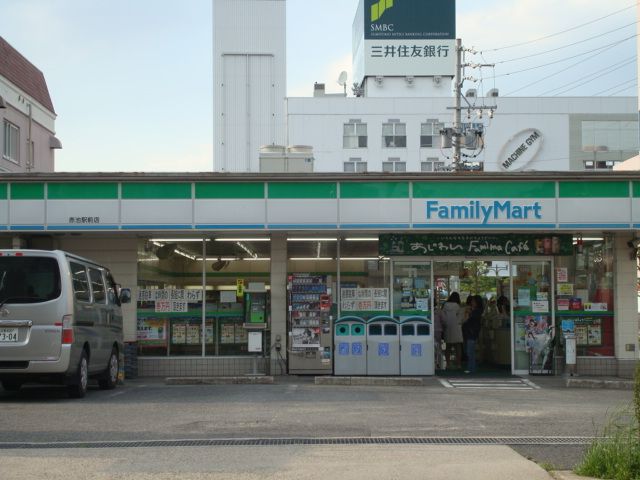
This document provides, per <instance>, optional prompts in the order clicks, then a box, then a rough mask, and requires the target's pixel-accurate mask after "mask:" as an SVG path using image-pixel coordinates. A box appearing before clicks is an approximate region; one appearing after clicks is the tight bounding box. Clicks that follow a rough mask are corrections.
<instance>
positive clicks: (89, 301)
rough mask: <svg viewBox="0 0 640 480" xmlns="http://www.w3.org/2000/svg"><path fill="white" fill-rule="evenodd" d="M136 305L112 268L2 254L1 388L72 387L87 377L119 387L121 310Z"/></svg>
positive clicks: (71, 258)
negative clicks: (37, 384) (131, 303)
mask: <svg viewBox="0 0 640 480" xmlns="http://www.w3.org/2000/svg"><path fill="white" fill-rule="evenodd" d="M129 301H131V292H130V291H129V290H128V289H122V290H120V289H119V287H118V285H116V283H115V282H114V280H113V277H112V276H111V273H110V272H109V270H108V269H107V268H105V267H103V266H101V265H99V264H97V263H95V262H92V261H91V260H87V259H86V258H82V257H78V256H76V255H72V254H70V253H67V252H63V251H60V250H54V251H45V250H0V382H1V383H2V386H3V387H4V388H5V389H6V390H18V389H19V388H20V387H21V386H22V385H23V384H24V383H28V382H44V383H60V384H64V385H67V388H68V390H69V395H70V396H71V397H76V398H80V397H83V396H84V395H85V394H86V391H87V384H88V381H89V378H90V377H94V378H97V380H98V383H99V385H100V388H103V389H111V388H115V386H116V383H117V381H118V370H119V366H120V356H121V355H122V353H123V352H124V350H123V335H122V310H121V304H122V303H127V302H129Z"/></svg>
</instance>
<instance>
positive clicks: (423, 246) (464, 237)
mask: <svg viewBox="0 0 640 480" xmlns="http://www.w3.org/2000/svg"><path fill="white" fill-rule="evenodd" d="M378 252H379V254H380V255H388V256H423V255H428V256H481V255H496V256H503V255H506V256H534V255H572V254H573V238H572V236H571V235H559V234H553V235H549V234H547V235H543V234H540V235H512V234H505V235H470V234H451V235H447V234H442V235H439V234H433V235H397V234H382V235H380V237H379V242H378Z"/></svg>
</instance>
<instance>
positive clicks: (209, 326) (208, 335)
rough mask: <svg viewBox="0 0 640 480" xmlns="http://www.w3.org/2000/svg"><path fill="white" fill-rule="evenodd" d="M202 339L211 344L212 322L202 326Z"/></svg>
mask: <svg viewBox="0 0 640 480" xmlns="http://www.w3.org/2000/svg"><path fill="white" fill-rule="evenodd" d="M204 341H205V343H206V344H207V345H211V344H213V323H207V324H206V325H205V326H204Z"/></svg>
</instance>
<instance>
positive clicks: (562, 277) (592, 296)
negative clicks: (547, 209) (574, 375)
mask: <svg viewBox="0 0 640 480" xmlns="http://www.w3.org/2000/svg"><path fill="white" fill-rule="evenodd" d="M574 249H575V254H574V256H573V257H561V258H558V261H557V262H556V272H555V275H556V317H557V318H558V324H559V325H560V326H561V327H562V329H563V331H568V330H571V329H572V330H573V333H575V335H576V342H577V354H578V355H579V356H613V355H614V354H615V350H614V335H613V325H614V314H613V309H614V305H613V299H614V291H613V281H614V272H613V264H614V256H613V252H614V242H613V237H612V236H609V235H604V236H602V237H598V236H594V237H584V238H582V237H576V238H575V239H574Z"/></svg>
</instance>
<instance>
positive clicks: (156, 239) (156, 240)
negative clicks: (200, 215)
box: [149, 238, 211, 242]
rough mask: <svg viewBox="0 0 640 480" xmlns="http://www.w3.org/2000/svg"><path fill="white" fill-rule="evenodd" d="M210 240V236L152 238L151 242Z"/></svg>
mask: <svg viewBox="0 0 640 480" xmlns="http://www.w3.org/2000/svg"><path fill="white" fill-rule="evenodd" d="M203 240H204V241H205V242H210V241H211V240H209V239H208V238H150V239H149V241H150V242H201V241H203Z"/></svg>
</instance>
